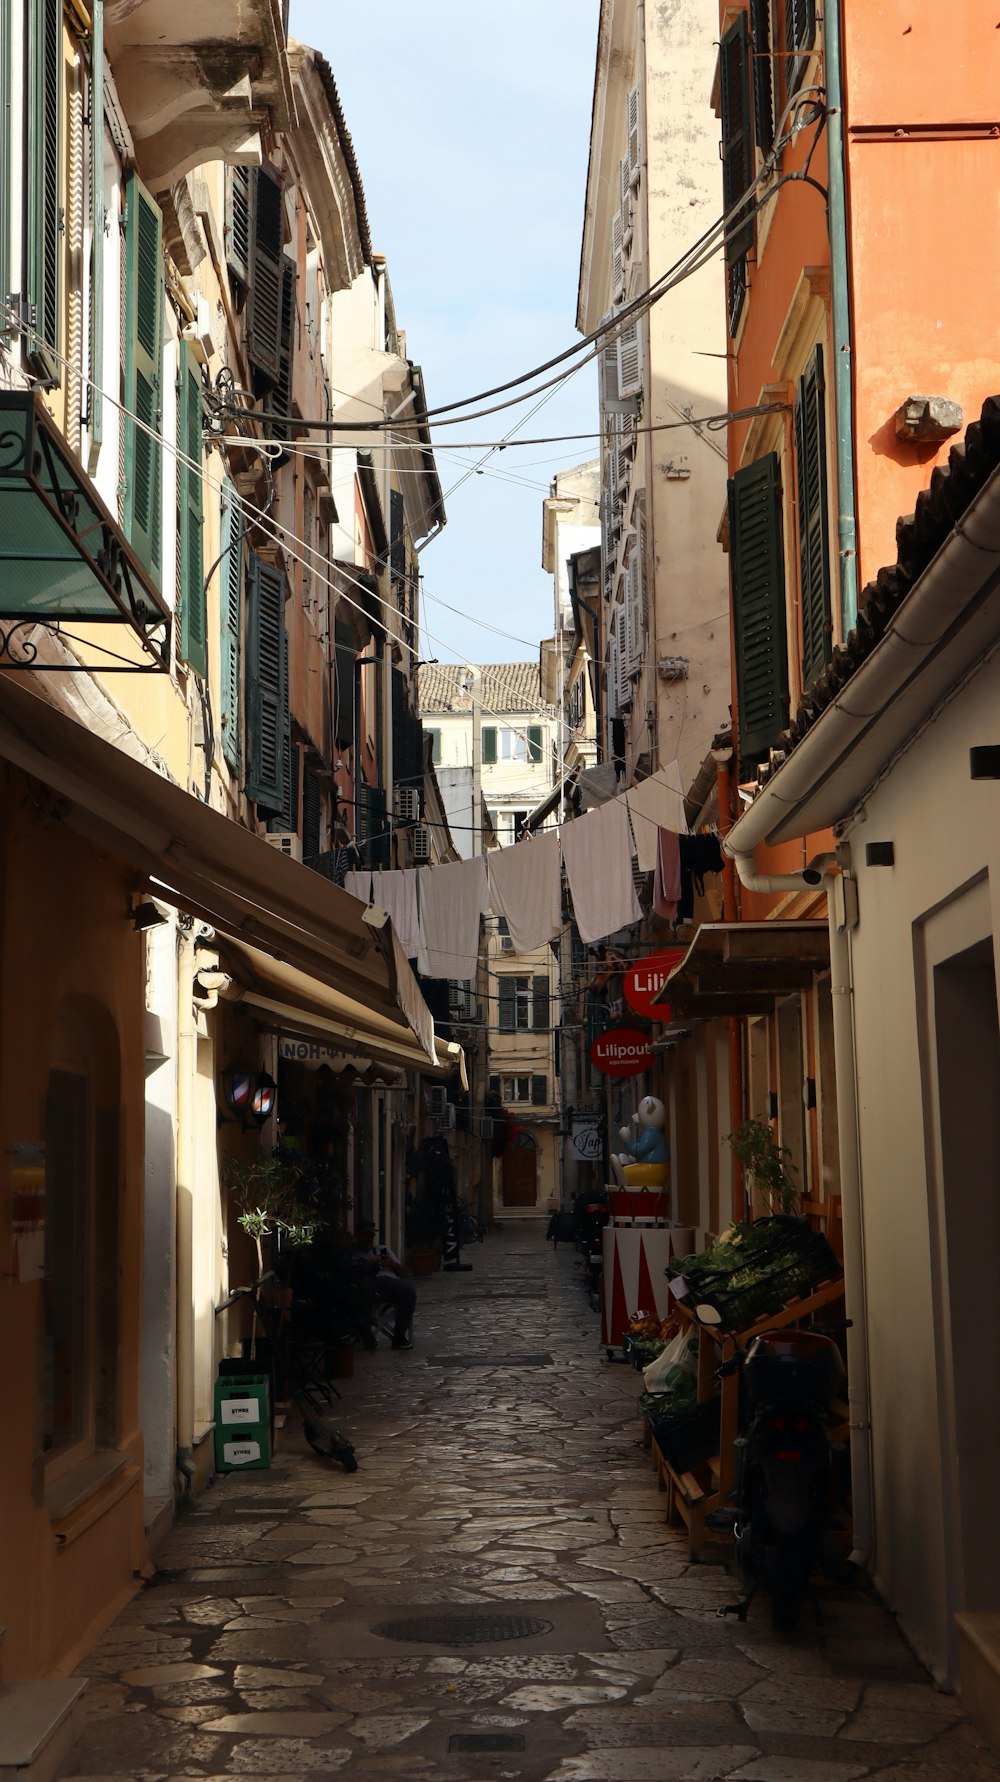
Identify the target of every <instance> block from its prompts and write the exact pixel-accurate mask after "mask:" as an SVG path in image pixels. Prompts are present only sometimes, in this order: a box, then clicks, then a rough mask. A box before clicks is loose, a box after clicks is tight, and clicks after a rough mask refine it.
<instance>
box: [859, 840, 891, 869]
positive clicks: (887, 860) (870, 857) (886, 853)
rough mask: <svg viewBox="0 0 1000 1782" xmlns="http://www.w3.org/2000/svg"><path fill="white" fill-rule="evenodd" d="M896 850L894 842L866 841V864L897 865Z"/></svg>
mask: <svg viewBox="0 0 1000 1782" xmlns="http://www.w3.org/2000/svg"><path fill="white" fill-rule="evenodd" d="M895 864H896V850H895V848H894V846H893V844H892V842H865V865H866V866H895Z"/></svg>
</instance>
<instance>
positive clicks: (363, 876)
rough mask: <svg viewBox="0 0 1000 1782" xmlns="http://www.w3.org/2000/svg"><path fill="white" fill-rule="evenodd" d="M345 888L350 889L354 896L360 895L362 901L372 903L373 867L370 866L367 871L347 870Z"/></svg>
mask: <svg viewBox="0 0 1000 1782" xmlns="http://www.w3.org/2000/svg"><path fill="white" fill-rule="evenodd" d="M344 890H345V891H349V892H350V893H351V896H352V897H360V899H361V902H362V903H371V900H372V870H371V867H368V868H367V869H366V871H365V872H345V874H344Z"/></svg>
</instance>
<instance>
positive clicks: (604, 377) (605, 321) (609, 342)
mask: <svg viewBox="0 0 1000 1782" xmlns="http://www.w3.org/2000/svg"><path fill="white" fill-rule="evenodd" d="M613 321H614V316H612V315H610V314H609V315H606V316H602V317H601V320H600V322H599V324H598V326H599V327H600V328H605V327H610V326H611V323H612V322H613ZM598 364H599V366H600V372H601V376H600V389H601V407H602V408H604V409H609V408H611V405H612V404H614V403H617V401H618V400H619V398H618V342H617V340H616V339H615V336H614V335H613V334H609V335H607V336H606V337H605V338H604V340H603V341H602V342H601V344H600V345H599V347H598Z"/></svg>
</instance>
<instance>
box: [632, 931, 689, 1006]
mask: <svg viewBox="0 0 1000 1782" xmlns="http://www.w3.org/2000/svg"><path fill="white" fill-rule="evenodd" d="M686 951H687V948H686V947H667V948H665V949H664V951H663V952H662V953H651V954H650V955H649V958H648V959H640V960H639V962H638V964H636V965H631V966H630V967H629V969H628V971H627V972H626V973H625V976H624V977H623V979H622V990H623V992H624V996H625V1001H626V1002H627V1003H628V1006H629V1008H630V1009H634V1010H635V1012H636V1014H637V1015H645V1016H647V1018H648V1019H649V1020H652V1021H669V1020H670V1004H669V1003H666V1002H654V1001H653V998H654V996H656V995H657V994H658V992H659V991H660V990H662V989H663V986H664V984H665V983H666V981H667V979H668V977H669V976H670V973H671V972H672V971H673V969H674V966H675V965H679V964H680V962H681V960H682V959H683V957H684V954H685V953H686Z"/></svg>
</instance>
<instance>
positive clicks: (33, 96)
mask: <svg viewBox="0 0 1000 1782" xmlns="http://www.w3.org/2000/svg"><path fill="white" fill-rule="evenodd" d="M4 10H5V11H6V10H7V9H6V8H4ZM27 18H28V32H29V42H28V80H29V95H30V99H29V104H28V180H27V185H26V189H25V203H26V220H27V238H26V240H27V284H28V293H27V294H28V300H29V302H30V303H31V305H32V307H33V309H34V326H35V329H36V331H37V333H38V334H39V335H40V336H41V341H40V342H39V341H37V340H29V343H28V354H27V358H28V363H29V365H30V366H31V367H32V369H34V370H36V371H37V372H39V373H40V374H41V375H42V376H43V377H51V378H53V379H55V381H56V382H57V383H60V382H61V381H62V367H61V366H60V364H59V361H58V360H57V359H56V358H55V357H54V354H55V353H57V352H58V351H59V349H60V347H61V345H62V342H61V341H60V338H59V322H60V302H59V282H60V281H59V270H60V261H61V258H62V239H63V238H62V227H61V225H62V207H61V205H60V202H59V182H60V178H61V175H62V160H61V154H62V66H63V43H62V29H63V25H62V21H63V9H62V0H29V6H28V12H27ZM3 295H6V286H5V287H4V293H3ZM46 347H50V348H52V353H51V354H50V353H47V352H46V350H45V349H46Z"/></svg>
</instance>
